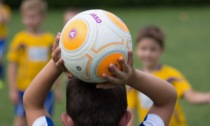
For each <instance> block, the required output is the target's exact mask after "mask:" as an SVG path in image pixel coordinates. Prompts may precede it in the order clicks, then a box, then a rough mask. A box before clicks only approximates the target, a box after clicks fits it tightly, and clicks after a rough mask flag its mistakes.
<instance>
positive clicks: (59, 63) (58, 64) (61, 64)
mask: <svg viewBox="0 0 210 126" xmlns="http://www.w3.org/2000/svg"><path fill="white" fill-rule="evenodd" d="M63 63H64V61H63V59H61V58H60V59H59V60H58V61H57V62H56V63H55V65H56V66H57V67H62V66H63Z"/></svg>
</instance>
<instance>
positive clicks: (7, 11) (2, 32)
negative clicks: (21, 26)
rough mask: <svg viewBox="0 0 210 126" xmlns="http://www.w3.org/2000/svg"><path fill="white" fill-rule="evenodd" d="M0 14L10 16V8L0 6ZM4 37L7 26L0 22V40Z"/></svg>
mask: <svg viewBox="0 0 210 126" xmlns="http://www.w3.org/2000/svg"><path fill="white" fill-rule="evenodd" d="M0 12H1V13H4V14H5V15H8V16H9V15H10V8H9V7H8V6H7V5H2V6H1V7H0ZM1 13H0V14H1ZM0 18H1V15H0ZM6 36H7V24H6V23H1V22H0V39H5V38H6Z"/></svg>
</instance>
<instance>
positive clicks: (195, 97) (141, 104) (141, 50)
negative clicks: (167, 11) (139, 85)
mask: <svg viewBox="0 0 210 126" xmlns="http://www.w3.org/2000/svg"><path fill="white" fill-rule="evenodd" d="M164 47H165V36H164V33H163V31H162V30H161V29H160V28H159V27H157V26H147V27H145V28H143V29H141V30H140V31H139V32H138V33H137V38H136V55H137V58H138V60H139V61H140V62H141V63H142V67H141V70H142V71H144V72H147V73H150V74H152V75H154V76H157V77H158V78H161V79H163V80H165V81H167V82H169V83H171V84H172V85H173V86H174V87H175V89H176V91H177V98H178V101H177V104H176V106H175V109H174V113H173V116H172V118H171V121H170V124H169V126H187V121H186V119H185V116H184V112H183V110H182V107H181V105H180V103H179V102H180V101H179V100H181V99H185V100H187V101H188V102H189V103H190V104H210V92H207V93H203V92H197V91H194V90H193V89H192V88H191V85H190V84H189V82H188V81H187V80H186V79H185V77H184V76H183V75H182V73H181V72H179V71H178V70H176V69H175V68H173V67H170V66H167V65H165V64H161V63H160V58H161V56H162V54H163V53H164ZM177 60H178V59H177ZM127 96H128V107H129V109H130V110H131V111H132V112H133V117H134V118H135V117H136V116H135V114H134V110H135V109H137V110H138V115H139V117H140V122H142V121H143V120H144V118H145V116H146V114H147V113H148V110H149V109H150V108H151V107H152V105H153V101H152V100H151V99H150V98H148V97H147V96H146V95H144V94H143V93H138V92H137V91H136V90H135V89H129V88H128V92H127ZM160 100H161V99H160ZM134 118H133V119H132V120H133V121H131V122H130V126H135V123H134V122H135V121H134Z"/></svg>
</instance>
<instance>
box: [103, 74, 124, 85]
mask: <svg viewBox="0 0 210 126" xmlns="http://www.w3.org/2000/svg"><path fill="white" fill-rule="evenodd" d="M102 77H103V78H104V79H105V80H107V81H109V82H111V83H113V84H121V80H119V79H117V78H115V77H112V76H109V75H106V74H103V75H102Z"/></svg>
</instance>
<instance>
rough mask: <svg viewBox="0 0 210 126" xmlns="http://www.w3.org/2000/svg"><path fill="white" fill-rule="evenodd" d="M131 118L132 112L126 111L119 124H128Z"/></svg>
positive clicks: (123, 125)
mask: <svg viewBox="0 0 210 126" xmlns="http://www.w3.org/2000/svg"><path fill="white" fill-rule="evenodd" d="M130 120H131V113H130V112H129V111H126V112H125V114H124V115H123V117H122V119H121V120H120V123H119V126H127V125H128V123H129V122H130Z"/></svg>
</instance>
